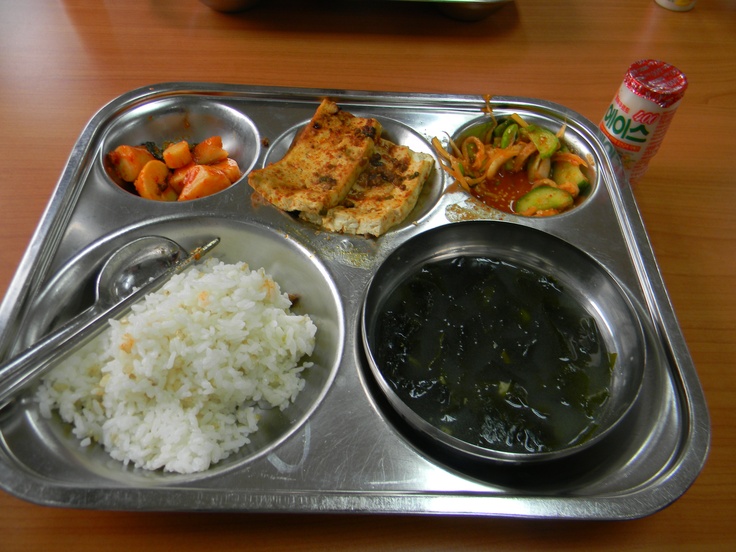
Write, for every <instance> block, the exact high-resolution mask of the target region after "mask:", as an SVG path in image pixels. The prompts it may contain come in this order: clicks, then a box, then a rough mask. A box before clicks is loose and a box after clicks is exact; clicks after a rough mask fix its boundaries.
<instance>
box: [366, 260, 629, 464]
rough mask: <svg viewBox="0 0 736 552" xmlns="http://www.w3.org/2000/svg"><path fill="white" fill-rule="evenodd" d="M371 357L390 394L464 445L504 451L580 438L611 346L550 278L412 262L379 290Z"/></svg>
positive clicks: (601, 388) (464, 264)
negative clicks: (386, 290) (381, 301)
mask: <svg viewBox="0 0 736 552" xmlns="http://www.w3.org/2000/svg"><path fill="white" fill-rule="evenodd" d="M376 330H377V331H376V334H375V335H376V343H378V344H379V347H377V356H376V360H377V362H378V365H379V366H380V368H381V370H382V372H383V374H384V376H385V378H386V380H387V381H388V382H389V384H390V385H391V386H392V387H393V389H394V390H395V392H396V393H397V394H398V395H399V396H400V397H401V399H402V400H403V401H404V402H405V403H406V404H407V405H408V406H409V407H411V409H412V410H414V412H416V413H417V414H418V415H419V416H421V417H422V418H423V419H425V420H427V421H428V422H429V423H431V424H432V425H433V426H435V427H438V428H440V429H441V430H442V431H444V432H446V433H448V434H450V435H452V436H454V437H457V438H458V439H461V440H462V441H465V442H467V443H471V444H474V445H479V446H481V447H485V448H492V449H494V450H500V451H505V452H546V451H554V450H559V449H562V448H566V447H567V446H570V445H573V444H575V443H580V442H583V441H585V440H586V439H587V438H588V437H589V436H590V435H591V434H592V433H594V432H595V429H596V427H597V425H598V424H597V416H598V414H599V412H600V411H601V409H602V406H603V405H604V404H605V403H606V401H607V399H608V396H609V387H610V383H611V370H612V363H613V359H614V358H615V357H614V355H613V354H610V355H609V352H608V351H607V350H606V348H605V344H604V343H603V340H602V338H601V335H600V332H599V330H598V326H597V324H596V322H595V320H594V319H593V318H592V317H591V316H590V315H589V313H588V312H586V311H585V309H584V308H583V307H582V306H581V305H580V304H579V303H578V302H577V301H575V300H574V299H573V298H572V297H571V296H570V294H568V293H566V292H565V290H564V289H562V288H561V286H560V285H559V284H558V283H557V282H556V281H555V280H554V279H552V278H550V277H548V276H546V275H544V274H541V273H538V272H536V271H533V270H529V269H527V268H524V267H520V266H514V265H512V264H509V263H507V262H502V261H499V260H496V259H491V258H485V257H473V256H464V257H457V258H453V259H447V260H440V261H436V262H432V263H429V264H426V265H424V266H423V267H421V269H417V270H416V271H415V272H414V273H413V274H411V275H410V277H408V278H406V279H405V280H404V281H403V282H402V283H401V284H400V285H399V286H398V287H397V288H396V289H395V290H394V291H393V292H392V293H391V294H390V295H389V296H388V298H387V300H386V304H385V307H384V309H383V310H382V314H381V316H380V317H379V319H378V321H377V327H376Z"/></svg>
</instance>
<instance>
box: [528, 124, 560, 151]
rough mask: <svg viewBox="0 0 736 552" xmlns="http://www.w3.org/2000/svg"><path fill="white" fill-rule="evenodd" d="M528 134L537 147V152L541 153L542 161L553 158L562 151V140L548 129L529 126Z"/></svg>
mask: <svg viewBox="0 0 736 552" xmlns="http://www.w3.org/2000/svg"><path fill="white" fill-rule="evenodd" d="M526 132H527V133H528V134H529V138H530V139H531V141H532V142H534V145H535V146H537V151H539V156H540V157H541V158H542V159H545V158H547V157H552V155H553V154H554V153H555V152H556V151H557V150H558V149H560V139H559V138H557V136H555V135H554V134H552V133H551V132H550V131H549V130H547V129H546V128H542V127H538V126H536V125H529V126H528V127H526Z"/></svg>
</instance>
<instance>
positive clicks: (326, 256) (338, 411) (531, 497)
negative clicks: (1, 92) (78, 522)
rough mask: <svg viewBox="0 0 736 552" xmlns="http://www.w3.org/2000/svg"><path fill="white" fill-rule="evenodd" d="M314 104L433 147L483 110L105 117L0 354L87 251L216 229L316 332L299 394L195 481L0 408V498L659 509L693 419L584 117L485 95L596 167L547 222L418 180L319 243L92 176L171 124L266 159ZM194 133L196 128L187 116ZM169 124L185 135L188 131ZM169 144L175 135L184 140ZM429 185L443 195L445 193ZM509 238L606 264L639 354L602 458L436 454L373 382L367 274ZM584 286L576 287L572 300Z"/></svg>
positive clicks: (60, 293)
mask: <svg viewBox="0 0 736 552" xmlns="http://www.w3.org/2000/svg"><path fill="white" fill-rule="evenodd" d="M324 96H330V97H332V98H333V99H335V100H336V101H337V102H338V104H339V105H340V106H342V107H343V108H344V109H346V110H348V111H350V112H351V113H354V114H356V115H360V116H370V117H376V118H378V119H379V120H380V121H381V123H382V125H383V128H384V132H385V135H386V136H387V137H388V138H389V139H392V140H394V141H398V142H401V143H404V144H406V145H408V146H410V147H412V148H413V149H416V150H420V151H425V152H427V153H430V154H434V152H433V149H432V147H431V145H430V142H429V141H430V140H431V138H432V137H434V136H438V137H443V136H446V133H449V134H450V135H453V134H455V133H457V132H459V131H460V130H461V129H463V128H466V127H467V125H468V124H470V123H471V122H472V121H474V120H477V119H478V118H479V117H482V115H481V109H482V108H483V106H484V102H483V99H482V98H479V97H470V96H443V95H431V94H390V93H376V92H359V91H353V92H351V91H333V90H319V89H309V90H307V89H283V88H272V87H247V86H235V85H211V84H200V83H170V84H162V85H157V86H150V87H146V88H143V89H139V90H134V91H132V92H130V93H127V94H125V95H123V96H121V97H119V98H117V99H115V100H114V101H112V102H111V103H110V104H108V105H107V106H105V107H104V108H102V109H101V110H100V111H99V112H98V113H97V114H96V115H95V116H94V117H93V118H92V120H91V121H90V123H89V124H88V125H87V127H86V128H85V129H84V131H83V132H82V134H81V136H80V138H79V140H78V142H77V144H76V145H75V147H74V149H73V151H72V153H71V156H70V159H69V162H68V164H67V167H66V168H65V170H64V172H63V174H62V176H61V178H60V180H59V183H58V185H57V187H56V191H55V194H54V196H53V197H52V199H51V202H50V205H49V208H48V209H47V211H46V213H45V215H44V217H43V219H42V220H41V221H40V223H39V227H38V231H37V233H36V234H35V236H34V238H33V241H32V243H31V244H30V245H29V247H28V251H27V254H26V255H25V256H24V258H23V260H22V262H21V264H20V266H19V268H18V271H17V273H16V276H15V278H14V279H13V281H12V282H11V285H10V287H9V290H8V293H7V295H6V297H5V299H4V301H3V303H2V305H1V306H0V328H2V336H1V339H2V341H0V353H1V354H2V356H3V357H4V358H7V357H8V356H10V355H11V354H12V353H13V352H15V351H17V350H18V349H19V348H21V347H23V346H24V345H26V344H28V343H30V342H32V341H33V340H34V339H37V338H38V337H39V336H41V335H42V334H43V333H44V332H45V331H47V330H48V329H49V328H50V327H52V326H53V325H54V324H57V323H59V322H60V321H62V320H63V319H65V318H68V317H69V316H71V315H73V314H74V313H76V312H78V311H79V310H81V309H82V308H83V307H84V305H85V304H86V303H87V302H88V301H89V289H90V286H91V283H92V279H93V274H94V273H95V271H96V269H97V268H98V267H99V265H100V263H101V262H102V260H103V259H104V257H105V255H106V254H107V253H108V252H109V251H111V250H112V249H113V248H114V247H116V246H117V245H119V244H120V243H122V242H124V241H128V240H130V239H132V238H133V237H136V236H140V235H146V234H162V235H166V236H167V237H170V238H173V239H175V240H177V241H179V242H180V243H181V244H182V245H183V246H185V247H186V248H192V247H194V246H196V245H200V244H201V242H202V241H203V240H205V239H206V238H207V237H209V236H210V235H212V234H213V233H216V234H217V235H220V236H221V237H222V239H223V241H222V243H221V245H220V246H219V247H218V256H220V257H222V258H223V259H224V260H227V261H238V260H246V261H247V262H248V263H249V264H250V265H251V266H254V267H256V266H258V267H260V266H263V267H265V268H266V270H267V271H269V272H270V273H271V274H273V275H274V276H275V278H276V280H277V281H279V282H280V283H281V284H282V286H283V287H284V288H285V289H288V290H290V291H292V290H293V291H295V292H297V293H299V294H300V295H301V296H302V297H303V298H305V300H304V302H303V303H301V302H300V306H301V308H303V309H304V310H305V311H308V312H309V313H310V314H313V315H314V317H315V320H316V323H317V326H318V332H319V335H320V341H319V343H318V345H317V349H316V353H315V358H316V369H315V370H313V371H312V372H311V373H310V376H309V377H308V381H307V389H306V390H305V393H304V395H303V398H301V396H300V400H298V401H297V403H296V404H294V406H293V407H290V408H289V409H287V410H285V411H284V413H283V415H281V416H276V415H274V416H273V418H272V419H271V420H270V421H269V423H268V430H267V431H264V432H263V433H262V435H260V436H259V437H257V438H255V439H254V441H253V443H252V444H251V445H250V446H248V447H246V449H244V450H243V451H241V453H239V454H237V455H235V456H234V457H233V458H229V459H227V460H226V461H224V462H223V463H222V465H218V466H215V467H214V468H212V469H211V470H209V471H207V472H205V473H201V474H197V475H175V474H166V473H160V472H144V471H142V470H136V469H133V468H131V467H129V466H128V467H125V466H123V465H122V464H120V463H119V462H117V461H114V460H111V459H110V458H109V457H108V456H107V454H106V453H105V452H104V451H102V450H101V449H100V448H99V447H96V446H92V447H87V448H83V447H81V446H80V444H79V442H78V441H77V440H76V439H75V438H74V437H73V436H71V435H70V432H69V429H68V427H66V426H65V425H64V424H62V423H61V422H60V421H59V420H58V419H51V420H48V419H45V418H43V417H42V416H40V414H39V412H38V408H37V405H36V404H35V403H34V401H33V398H32V397H33V389H30V390H28V392H27V393H26V394H25V395H24V396H22V397H21V398H20V400H18V401H17V402H16V403H14V404H12V405H10V406H9V407H7V408H5V409H4V410H2V411H0V486H2V487H3V488H4V489H5V490H7V491H8V492H10V493H12V494H15V495H17V496H19V497H21V498H23V499H26V500H29V501H32V502H36V503H40V504H45V505H51V506H70V507H77V508H100V509H144V510H208V511H218V510H239V511H272V512H386V513H445V514H470V515H487V516H524V517H535V518H575V519H627V518H636V517H641V516H645V515H648V514H651V513H653V512H656V511H657V510H659V509H661V508H663V507H665V506H667V505H668V504H670V503H672V502H673V501H674V500H676V499H677V498H678V497H679V496H680V495H681V494H682V493H683V492H685V491H686V489H687V488H688V487H689V485H690V484H691V483H692V482H693V481H694V480H695V478H696V477H697V475H698V474H699V472H700V469H701V468H702V465H703V463H704V461H705V458H706V456H707V452H708V447H709V440H710V427H709V418H708V412H707V408H706V404H705V400H704V397H703V394H702V391H701V388H700V384H699V382H698V379H697V374H696V371H695V368H694V366H693V365H692V361H691V357H690V355H689V352H688V350H687V347H686V344H685V342H684V339H683V336H682V333H681V331H680V328H679V326H678V323H677V320H676V318H675V315H674V313H673V311H672V307H671V305H670V302H669V299H668V296H667V292H666V289H665V287H664V284H663V282H662V279H661V277H660V274H659V271H658V268H657V264H656V261H655V259H654V256H653V253H652V250H651V248H650V247H649V244H648V240H647V235H646V232H645V230H644V227H643V225H642V221H641V218H640V216H639V212H638V209H637V206H636V204H635V201H634V199H633V195H632V193H631V190H630V188H629V186H628V184H627V183H626V181H625V179H624V178H623V176H622V173H621V170H620V166H619V163H618V160H617V158H615V157H612V156H610V155H609V154H608V152H607V151H606V146H605V143H606V142H605V139H604V138H603V137H602V136H601V135H599V133H598V131H597V130H596V127H595V125H593V124H592V123H590V122H589V121H587V120H585V119H584V118H582V117H581V116H579V115H578V114H576V113H574V112H572V111H570V110H569V109H566V108H564V107H562V106H559V105H556V104H552V103H549V102H546V101H542V100H534V99H527V98H516V97H496V98H494V100H493V108H494V113H495V114H496V115H497V116H503V115H509V114H511V113H513V112H517V113H519V114H521V115H522V116H523V117H524V118H525V119H527V120H529V121H530V122H533V123H535V124H538V125H540V126H545V127H548V128H550V129H554V130H557V129H558V128H560V126H561V125H562V124H563V123H566V125H567V127H566V133H565V137H566V140H567V141H568V143H569V144H570V145H571V146H572V147H573V149H575V150H576V151H577V152H579V153H581V154H583V155H584V156H585V157H586V158H587V159H588V160H590V161H591V162H592V164H593V166H594V169H595V174H596V177H595V180H594V182H593V186H592V191H591V193H590V196H589V197H588V198H587V199H586V201H585V202H584V203H583V204H582V205H580V206H578V207H576V208H575V209H573V210H572V211H569V212H567V213H564V214H562V215H558V216H555V217H550V218H545V219H532V218H523V217H519V216H516V215H509V214H503V213H499V212H496V211H493V210H490V209H483V208H480V207H479V206H478V204H477V203H475V202H473V201H471V200H469V199H468V197H467V196H466V195H465V194H464V192H462V191H460V190H455V189H454V188H453V187H450V188H449V190H448V191H445V190H446V188H447V186H448V185H449V184H450V182H449V181H448V177H446V176H445V175H444V174H443V172H442V171H441V170H440V169H439V168H436V169H435V171H434V172H433V174H432V175H431V177H430V179H429V181H428V182H427V184H426V186H425V189H424V190H423V192H422V195H421V197H420V199H419V203H418V204H417V206H416V207H415V209H414V211H413V212H412V213H411V214H410V216H409V219H408V220H407V221H405V222H404V223H402V224H401V225H400V226H398V227H396V228H394V229H392V230H390V231H389V232H388V233H386V234H385V235H383V236H382V237H380V238H377V239H372V238H365V237H359V236H348V235H338V234H331V233H329V232H322V231H317V230H316V228H315V227H313V226H311V225H309V224H308V223H305V222H302V221H300V220H299V219H298V218H295V217H292V216H290V215H288V214H286V213H283V212H280V211H278V210H277V209H275V208H273V207H271V206H270V205H264V204H262V203H259V202H257V201H253V197H252V194H251V189H250V187H249V186H248V185H247V182H246V179H245V178H242V179H241V180H240V181H238V182H236V183H235V184H234V185H233V186H232V187H231V188H228V189H227V190H225V191H223V192H220V193H218V194H216V195H214V196H211V197H208V198H204V199H200V200H195V201H190V202H184V203H173V204H162V203H158V202H151V201H146V200H143V199H141V198H139V197H136V196H134V195H132V194H130V193H129V192H127V191H125V190H123V189H122V188H120V187H119V186H118V185H116V184H115V183H114V182H113V181H112V180H111V179H110V178H109V176H108V174H107V173H106V170H105V166H104V162H103V160H104V156H105V154H106V152H108V151H110V150H111V149H112V148H114V147H115V146H116V145H119V144H121V143H124V142H126V141H128V140H133V141H141V137H142V136H144V135H145V136H146V137H147V138H146V139H148V140H151V139H153V140H156V139H161V138H162V137H163V136H164V135H165V134H166V133H167V131H168V129H171V128H177V125H178V128H179V129H180V131H181V132H182V133H185V134H186V133H189V134H190V136H186V137H188V138H190V139H192V140H194V141H196V140H201V139H202V138H203V137H205V135H211V134H214V133H219V134H221V135H222V137H223V141H224V143H225V144H226V148H230V149H231V150H232V154H233V156H234V157H236V158H237V159H238V162H239V163H240V165H241V167H243V169H244V170H250V169H252V168H257V167H261V166H263V164H264V163H266V162H267V160H274V159H276V158H278V157H279V156H280V155H281V154H283V152H284V151H285V148H286V147H287V145H288V143H289V142H290V140H291V137H293V136H294V135H295V133H296V132H297V131H298V129H299V128H300V127H301V126H302V125H304V124H305V123H306V122H307V121H308V120H309V119H310V117H311V116H312V114H313V113H314V111H315V109H316V107H317V105H318V102H319V99H320V98H322V97H324ZM192 121H196V122H197V124H196V125H193V124H190V123H191V122H192ZM185 123H186V124H185ZM182 137H185V136H182ZM443 192H444V193H443ZM469 219H470V220H488V221H491V222H489V223H488V224H489V226H493V225H499V224H501V225H504V224H514V225H524V226H528V227H530V228H534V229H535V230H539V231H542V232H544V233H548V234H550V235H553V236H556V237H557V238H559V239H561V240H564V241H566V242H568V243H569V244H571V245H573V246H575V247H576V248H578V249H580V250H581V251H583V252H584V253H586V254H587V255H589V256H590V257H592V258H593V259H594V260H595V261H596V262H597V263H599V264H600V265H601V266H602V267H604V268H605V269H606V270H607V271H609V272H610V273H611V275H613V276H614V277H615V279H616V281H617V282H618V284H620V286H621V288H622V289H623V290H625V291H626V293H627V296H628V297H629V299H630V300H631V302H632V304H633V305H634V306H635V309H636V310H637V312H638V315H639V318H640V320H641V321H642V327H643V332H644V344H645V348H646V360H645V366H644V376H643V381H642V385H641V389H640V395H639V399H638V400H637V401H636V403H635V404H634V407H633V409H632V410H631V412H630V414H629V415H628V416H627V418H626V423H625V425H624V426H622V427H620V428H617V431H618V436H617V446H616V447H615V450H613V451H611V450H607V451H606V453H605V454H600V455H593V456H587V457H586V458H585V461H584V462H581V461H578V460H577V459H575V460H570V461H566V462H558V463H553V464H544V463H542V464H539V465H536V464H535V465H533V466H517V465H503V466H501V465H499V466H492V467H489V466H488V465H487V463H482V462H480V463H479V462H475V461H473V459H469V458H457V457H454V456H452V455H448V454H447V453H446V451H445V450H442V449H441V448H438V447H436V446H435V445H434V444H433V443H432V442H430V441H427V440H424V439H422V437H421V436H417V435H416V434H415V433H414V432H413V431H412V430H411V428H410V427H409V426H408V425H407V424H406V422H405V421H404V420H403V419H401V418H400V416H398V415H396V413H395V411H394V410H393V409H392V408H391V407H390V405H388V404H387V401H386V399H385V397H384V396H382V393H381V392H380V390H379V389H378V385H377V383H376V381H375V380H374V379H373V377H372V375H371V371H370V369H369V367H368V363H367V360H366V358H365V356H364V353H363V349H362V344H361V339H360V311H361V308H362V302H363V298H364V295H365V293H366V290H367V288H368V285H369V284H370V282H371V279H372V277H373V274H374V273H375V272H376V270H377V269H378V267H379V266H380V265H381V262H382V261H383V260H384V259H386V257H387V256H388V255H390V254H391V253H392V251H394V250H395V249H396V248H397V247H398V246H399V245H401V244H402V243H404V242H406V241H407V240H408V239H410V238H412V237H415V236H417V235H419V234H421V233H422V232H424V231H426V230H429V229H432V228H438V227H440V226H443V225H449V224H453V225H458V228H462V226H461V225H462V224H465V221H467V220H469ZM582 291H583V292H586V291H587V292H588V293H594V290H593V289H592V288H591V289H587V288H586V289H585V290H582Z"/></svg>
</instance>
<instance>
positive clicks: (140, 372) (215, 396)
mask: <svg viewBox="0 0 736 552" xmlns="http://www.w3.org/2000/svg"><path fill="white" fill-rule="evenodd" d="M290 306H291V302H290V300H289V298H288V296H287V295H286V294H283V293H281V291H280V288H279V286H278V284H277V283H276V282H274V280H273V279H271V278H270V277H269V276H268V275H266V274H265V272H264V271H263V270H262V269H261V270H254V271H251V270H250V269H249V267H248V265H247V264H245V263H238V264H234V265H228V264H224V263H222V262H220V261H218V260H217V259H214V258H211V259H209V260H207V261H205V262H202V263H201V264H200V265H197V266H194V267H192V268H190V269H188V270H187V271H186V272H184V273H183V274H179V275H176V276H174V277H173V278H172V279H171V280H170V281H169V282H168V283H167V284H166V285H165V286H164V287H163V288H161V289H160V290H159V291H157V292H156V293H152V294H149V295H148V296H146V297H145V298H144V299H143V300H142V301H141V302H139V303H137V304H136V305H134V306H133V309H132V311H131V312H130V313H129V314H128V316H127V317H126V318H125V319H122V320H119V321H115V320H113V321H111V322H110V328H109V329H108V330H106V331H105V333H104V334H102V335H101V336H99V337H98V338H96V339H95V340H94V341H92V342H91V343H90V344H88V345H86V346H85V347H84V348H83V349H81V350H80V351H78V352H77V353H76V354H74V355H73V356H71V357H69V358H68V359H66V360H65V361H64V362H63V363H62V364H60V365H59V366H58V367H57V368H55V369H54V370H53V371H52V372H51V373H49V375H47V376H46V378H45V379H44V381H43V382H42V384H41V385H40V387H39V390H38V394H37V399H38V402H39V405H40V411H41V413H42V415H43V416H46V417H50V416H51V414H52V411H54V410H58V412H59V415H60V416H61V418H62V419H63V420H64V421H66V422H68V423H70V424H72V425H73V432H74V435H75V436H76V437H77V438H79V439H80V440H81V442H82V445H83V446H88V445H91V444H92V443H94V442H97V443H100V444H101V445H102V446H103V447H104V448H105V450H106V451H107V452H108V453H109V454H110V455H111V456H112V457H113V458H115V459H117V460H120V461H122V462H123V463H124V464H130V463H132V464H133V465H135V466H136V467H139V468H144V469H149V470H158V469H163V470H165V471H171V472H178V473H194V472H199V471H202V470H206V469H207V468H209V467H210V465H212V464H214V463H216V462H218V461H220V460H222V459H224V458H226V457H227V456H229V455H230V454H232V453H233V452H235V451H237V450H238V449H239V448H240V447H242V446H243V445H245V444H246V443H248V442H249V438H248V436H249V435H250V434H251V433H253V432H254V431H256V430H257V429H258V414H257V411H256V408H255V405H256V403H260V404H264V403H267V404H268V405H270V406H271V407H274V408H280V409H284V408H286V407H287V406H288V405H289V404H290V403H291V402H293V401H294V399H295V398H296V396H297V394H298V393H299V392H300V391H301V390H302V389H303V387H304V380H303V378H302V375H301V372H302V370H304V369H305V368H307V367H309V366H310V365H311V363H309V362H304V359H303V357H304V356H305V355H310V354H311V353H312V351H313V349H314V342H315V334H316V326H315V325H314V323H313V322H312V320H311V319H310V318H309V317H308V316H306V315H304V316H300V315H296V314H293V313H291V312H290V311H289V308H290Z"/></svg>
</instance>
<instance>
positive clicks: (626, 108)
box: [598, 85, 677, 181]
mask: <svg viewBox="0 0 736 552" xmlns="http://www.w3.org/2000/svg"><path fill="white" fill-rule="evenodd" d="M676 108H677V105H673V106H671V107H669V108H662V107H660V106H659V105H657V104H655V103H654V102H650V101H648V100H646V99H644V98H641V97H640V96H637V95H636V94H634V93H632V92H631V91H630V90H629V89H628V88H627V87H626V86H624V85H622V86H621V88H620V89H619V91H618V93H617V94H616V95H615V96H614V98H613V100H612V101H611V104H610V105H609V107H608V110H606V113H605V114H604V116H603V119H602V120H601V122H600V124H599V125H598V126H599V128H600V129H601V131H602V132H603V133H604V134H605V135H606V136H607V137H608V139H609V140H610V141H611V143H612V144H613V146H614V148H615V149H616V151H618V153H619V156H620V157H621V161H622V163H623V166H624V170H625V171H626V173H627V174H628V176H629V179H630V180H631V181H634V180H636V179H637V178H638V177H639V176H641V175H642V174H644V171H645V170H646V165H647V164H648V162H649V160H650V159H651V158H652V157H653V156H654V154H655V153H656V152H657V149H658V148H659V145H660V144H661V142H662V140H663V139H664V135H665V132H666V131H667V127H668V126H669V123H670V120H671V119H672V117H673V116H674V114H675V110H676Z"/></svg>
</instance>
